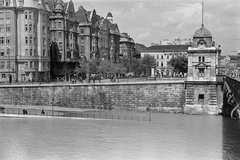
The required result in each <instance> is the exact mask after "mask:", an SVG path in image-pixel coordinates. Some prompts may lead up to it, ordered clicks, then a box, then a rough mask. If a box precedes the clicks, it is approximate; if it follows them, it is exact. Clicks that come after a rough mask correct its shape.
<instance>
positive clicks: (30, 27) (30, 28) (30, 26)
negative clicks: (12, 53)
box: [29, 24, 32, 32]
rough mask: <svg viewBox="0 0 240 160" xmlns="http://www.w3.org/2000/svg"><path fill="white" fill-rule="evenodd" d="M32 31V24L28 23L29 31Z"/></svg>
mask: <svg viewBox="0 0 240 160" xmlns="http://www.w3.org/2000/svg"><path fill="white" fill-rule="evenodd" d="M31 31H32V24H29V32H31Z"/></svg>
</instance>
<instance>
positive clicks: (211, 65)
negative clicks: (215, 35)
mask: <svg viewBox="0 0 240 160" xmlns="http://www.w3.org/2000/svg"><path fill="white" fill-rule="evenodd" d="M220 53H221V50H220V48H218V47H216V46H215V42H214V41H213V40H212V35H211V33H210V31H209V30H207V29H206V28H205V27H204V26H203V25H202V27H201V28H200V29H198V30H197V31H196V32H195V33H194V35H193V43H192V46H191V47H189V48H188V75H187V81H186V105H185V107H184V112H185V113H191V114H218V112H219V109H220V107H221V105H222V102H221V100H220V99H219V98H218V97H221V96H220V95H221V94H222V91H221V88H222V86H221V85H218V82H217V74H218V65H219V63H220V62H219V56H220Z"/></svg>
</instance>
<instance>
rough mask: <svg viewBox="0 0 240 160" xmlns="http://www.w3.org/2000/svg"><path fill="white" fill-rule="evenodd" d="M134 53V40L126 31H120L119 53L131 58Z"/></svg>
mask: <svg viewBox="0 0 240 160" xmlns="http://www.w3.org/2000/svg"><path fill="white" fill-rule="evenodd" d="M135 53H136V52H135V42H134V40H133V39H132V38H131V37H130V36H129V35H128V34H127V33H121V38H120V55H121V56H126V57H128V58H129V59H132V58H133V57H136V55H135Z"/></svg>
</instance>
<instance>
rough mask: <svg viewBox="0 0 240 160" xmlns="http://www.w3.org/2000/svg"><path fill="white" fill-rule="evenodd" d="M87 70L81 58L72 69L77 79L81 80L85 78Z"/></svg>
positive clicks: (84, 61)
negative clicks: (80, 78)
mask: <svg viewBox="0 0 240 160" xmlns="http://www.w3.org/2000/svg"><path fill="white" fill-rule="evenodd" d="M87 70H88V64H87V61H86V60H85V59H84V58H81V59H80V60H79V62H78V64H77V66H76V68H75V69H74V73H75V74H76V75H77V77H79V76H81V77H82V78H85V76H86V73H87Z"/></svg>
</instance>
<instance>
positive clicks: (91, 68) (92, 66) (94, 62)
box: [89, 58, 101, 74]
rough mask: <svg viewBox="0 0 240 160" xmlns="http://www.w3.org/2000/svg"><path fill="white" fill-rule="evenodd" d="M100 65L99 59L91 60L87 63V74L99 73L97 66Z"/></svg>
mask: <svg viewBox="0 0 240 160" xmlns="http://www.w3.org/2000/svg"><path fill="white" fill-rule="evenodd" d="M100 63H101V59H98V58H96V59H93V60H91V61H90V62H89V73H90V74H91V73H99V69H98V66H99V65H100Z"/></svg>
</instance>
